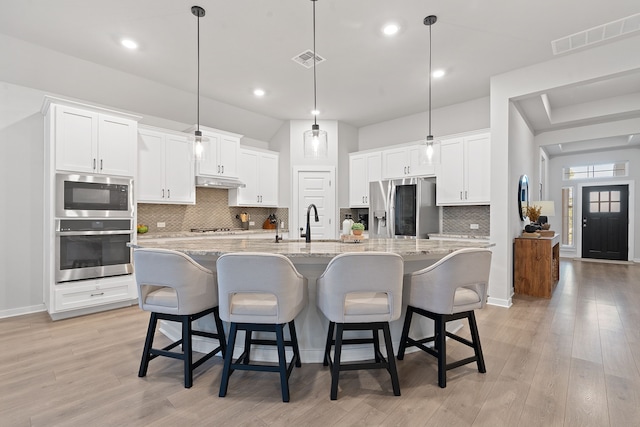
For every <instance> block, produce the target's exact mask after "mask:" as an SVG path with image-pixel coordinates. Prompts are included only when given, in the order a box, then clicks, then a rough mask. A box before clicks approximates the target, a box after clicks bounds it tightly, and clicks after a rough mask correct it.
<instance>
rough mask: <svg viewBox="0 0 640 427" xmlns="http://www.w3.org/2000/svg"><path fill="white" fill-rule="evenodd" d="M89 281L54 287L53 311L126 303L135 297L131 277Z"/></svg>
mask: <svg viewBox="0 0 640 427" xmlns="http://www.w3.org/2000/svg"><path fill="white" fill-rule="evenodd" d="M106 280H107V279H103V280H90V281H89V282H90V283H85V282H84V281H83V282H82V283H65V284H62V285H56V289H55V310H56V311H64V310H72V309H78V308H85V307H93V306H96V305H102V304H109V303H113V302H119V301H127V300H130V299H134V298H135V297H136V295H135V292H134V291H133V286H134V282H133V277H129V276H127V279H119V280H118V279H116V280H113V279H111V281H106Z"/></svg>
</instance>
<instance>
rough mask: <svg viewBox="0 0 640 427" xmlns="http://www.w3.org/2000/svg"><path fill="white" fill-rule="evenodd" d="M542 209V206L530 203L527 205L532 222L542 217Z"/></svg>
mask: <svg viewBox="0 0 640 427" xmlns="http://www.w3.org/2000/svg"><path fill="white" fill-rule="evenodd" d="M541 210H542V207H541V206H536V205H529V206H528V207H527V216H528V217H529V220H530V221H531V222H532V223H534V224H535V223H537V222H538V218H539V217H540V211H541Z"/></svg>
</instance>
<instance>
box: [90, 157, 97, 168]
mask: <svg viewBox="0 0 640 427" xmlns="http://www.w3.org/2000/svg"><path fill="white" fill-rule="evenodd" d="M91 169H93V170H96V159H93V167H92V168H91Z"/></svg>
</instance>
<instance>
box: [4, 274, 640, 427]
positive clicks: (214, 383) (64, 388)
mask: <svg viewBox="0 0 640 427" xmlns="http://www.w3.org/2000/svg"><path fill="white" fill-rule="evenodd" d="M477 317H478V325H479V330H480V336H481V340H482V346H483V348H484V355H485V360H486V363H487V373H486V374H480V373H478V372H477V370H476V369H475V365H466V366H464V367H460V368H457V369H455V370H453V371H449V374H448V386H447V388H446V389H440V388H439V387H438V386H437V373H436V363H435V359H433V358H432V357H431V356H428V355H426V354H424V353H412V354H408V355H407V356H406V357H405V359H404V360H403V361H400V362H398V370H399V375H400V385H401V390H402V396H400V397H394V396H393V393H392V391H391V386H390V381H389V378H388V375H387V374H386V373H384V372H382V371H376V372H367V371H353V372H346V373H343V374H342V376H341V380H340V391H339V395H338V400H337V401H330V400H329V387H330V384H329V383H330V378H329V374H328V371H327V368H323V367H322V366H321V365H319V364H307V365H303V366H302V368H299V369H295V370H294V372H293V374H292V376H291V381H290V384H291V402H290V403H282V401H281V398H280V389H279V382H278V377H277V375H276V374H270V373H260V372H241V371H237V372H235V373H234V374H233V376H232V377H231V382H230V386H229V393H228V395H227V397H225V398H219V397H218V387H219V384H220V374H221V367H222V366H221V362H220V360H219V359H218V358H214V359H213V360H212V361H209V362H207V363H205V364H204V365H203V366H202V367H200V368H199V371H197V375H196V376H195V379H194V386H193V388H191V389H184V388H183V386H182V365H181V363H180V362H178V361H173V360H168V359H166V358H159V359H156V360H154V361H152V362H151V365H150V368H149V373H148V375H147V377H146V378H138V377H137V371H138V364H139V361H140V353H141V349H142V344H143V340H144V335H145V331H146V326H147V321H148V313H146V312H142V311H141V310H139V309H138V307H130V308H125V309H120V310H114V311H110V312H107V313H101V314H95V315H90V316H84V317H80V318H74V319H69V320H61V321H57V322H52V321H51V320H50V319H49V317H48V315H47V314H45V313H38V314H32V315H26V316H20V317H14V318H9V319H3V320H0V343H1V349H0V426H2V427H4V426H61V425H64V426H67V425H69V426H102V425H110V426H123V425H134V426H137V425H145V426H146V425H166V426H175V425H182V426H198V425H220V426H236V425H247V426H266V425H269V426H274V425H275V426H285V425H286V426H302V425H311V426H323V427H326V426H333V425H339V426H351V425H363V426H364V425H366V426H376V425H384V426H388V425H399V426H407V425H409V426H411V425H416V426H471V425H473V426H529V425H530V426H554V425H556V426H563V425H564V426H616V427H618V426H638V425H640V370H639V366H640V266H636V265H612V264H596V263H582V262H572V261H563V262H562V263H561V280H560V283H559V284H558V288H557V289H556V291H555V293H554V295H553V298H552V299H551V300H543V299H536V298H528V297H521V296H516V297H515V298H514V304H513V307H511V308H510V309H504V308H499V307H492V306H487V308H486V309H484V310H480V311H478V312H477ZM464 330H467V328H464ZM448 348H449V351H450V353H449V354H450V356H451V357H452V358H455V357H456V356H460V355H462V354H465V355H466V354H467V350H466V348H463V346H461V345H460V344H458V343H456V342H450V344H449V347H448Z"/></svg>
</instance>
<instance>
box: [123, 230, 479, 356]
mask: <svg viewBox="0 0 640 427" xmlns="http://www.w3.org/2000/svg"><path fill="white" fill-rule="evenodd" d="M265 237H266V236H265ZM132 246H133V245H132ZM490 246H492V244H491V243H489V241H487V240H479V239H473V240H472V239H470V240H468V241H462V240H456V241H450V240H429V239H365V240H364V241H362V242H360V243H342V242H341V241H333V240H331V241H328V240H317V241H311V242H310V243H305V241H304V240H285V241H282V242H279V243H275V239H274V240H273V241H272V240H270V239H269V240H267V239H266V238H265V239H219V238H215V239H207V238H165V239H163V238H160V239H152V238H143V239H139V240H138V244H137V245H135V246H134V247H145V248H160V249H172V250H176V251H179V252H183V253H185V254H187V255H189V256H191V257H192V258H193V259H195V260H196V261H197V262H198V263H200V264H202V265H203V266H205V267H206V268H209V269H211V270H213V271H215V269H216V260H217V259H218V257H219V256H220V255H222V254H225V253H229V252H265V253H276V254H281V255H284V256H286V257H287V258H289V259H290V260H291V261H292V262H293V264H294V265H295V267H296V268H297V269H298V271H299V272H300V273H301V274H303V275H304V276H305V277H306V278H307V279H308V280H309V304H308V305H307V307H306V308H305V309H304V310H303V311H302V312H301V313H300V315H298V317H296V329H297V331H298V341H299V345H300V355H301V359H302V362H306V363H309V362H317V363H319V362H322V360H323V352H324V345H325V340H326V334H327V328H328V323H329V322H328V320H327V319H325V318H324V316H323V315H322V313H321V312H320V310H319V309H318V307H317V305H316V279H317V278H318V276H320V275H321V274H322V272H323V271H324V270H325V268H326V266H327V264H328V263H329V261H330V260H331V259H332V258H333V257H335V256H336V255H339V254H342V253H347V252H372V251H380V252H393V253H397V254H399V255H400V256H402V258H403V259H404V272H405V274H408V273H412V272H414V271H417V270H420V269H422V268H425V267H427V266H429V265H431V264H433V263H434V262H436V261H437V260H439V259H440V258H442V257H444V256H445V255H447V254H449V253H451V252H454V251H456V250H458V249H463V248H487V247H490ZM134 268H135V266H134ZM354 268H357V266H354ZM403 299H406V298H403ZM405 307H406V306H403V311H402V315H401V317H400V319H398V320H396V321H394V322H391V337H392V340H393V345H394V348H397V346H398V342H399V339H400V334H401V332H402V322H403V320H404V313H405ZM422 321H423V322H422V323H418V322H415V321H414V322H413V324H412V326H411V332H412V333H415V335H416V336H417V335H419V334H423V333H429V332H431V331H432V330H433V324H432V322H431V321H429V320H427V319H422ZM198 322H199V323H198V326H199V327H201V328H204V329H208V330H214V326H213V319H200V320H199V321H198ZM460 326H461V323H459V322H450V324H449V325H448V329H450V330H454V329H459V328H460ZM161 331H162V332H163V333H164V334H165V335H167V336H169V337H170V338H176V337H179V336H180V329H179V326H178V325H173V324H171V323H164V324H162V325H161ZM355 334H356V332H354V336H355ZM423 336H426V335H423ZM238 342H240V343H242V342H244V341H243V340H242V339H241V338H238ZM209 347H210V345H209V344H208V343H207V342H205V341H202V342H200V343H194V348H195V349H196V350H198V351H206V350H207V349H209ZM362 347H363V346H356V347H353V348H349V347H348V346H345V348H344V349H343V360H345V361H350V360H358V359H362V358H369V357H370V349H368V348H367V349H365V348H362ZM241 352H242V349H241V348H240V347H238V348H236V349H235V351H234V354H237V355H239V354H240V353H241ZM252 355H253V357H254V358H255V359H257V360H269V361H277V354H276V351H275V349H273V348H260V347H257V348H256V350H255V351H254V350H252Z"/></svg>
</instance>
